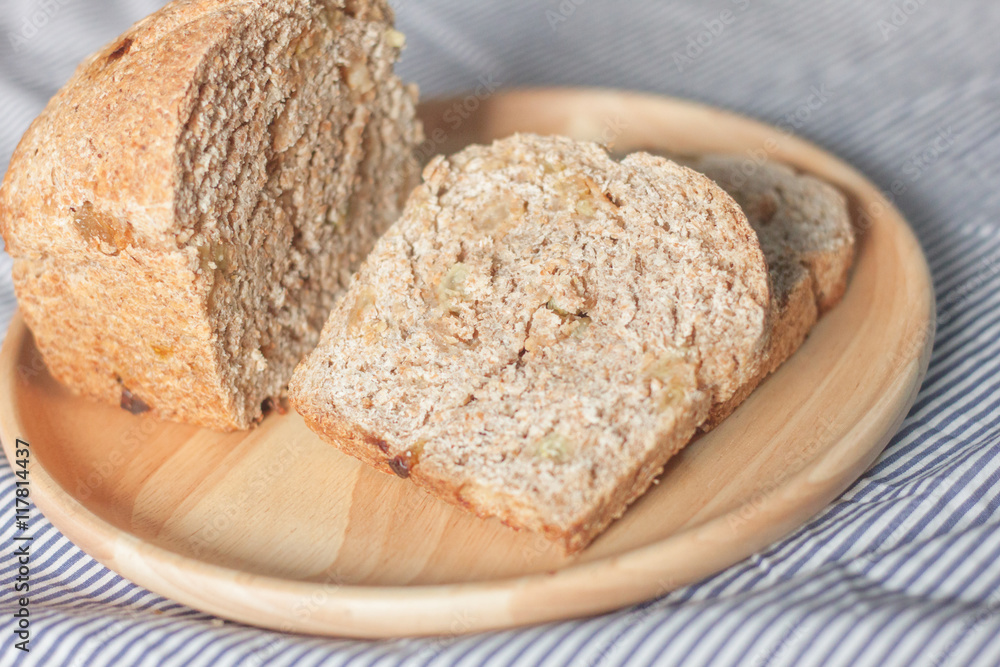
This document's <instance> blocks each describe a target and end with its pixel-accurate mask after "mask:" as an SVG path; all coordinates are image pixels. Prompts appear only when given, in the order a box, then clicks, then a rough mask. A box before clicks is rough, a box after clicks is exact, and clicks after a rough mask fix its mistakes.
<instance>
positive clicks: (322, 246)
mask: <svg viewBox="0 0 1000 667" xmlns="http://www.w3.org/2000/svg"><path fill="white" fill-rule="evenodd" d="M402 43H403V40H402V35H401V34H400V33H398V32H396V31H395V30H393V29H392V13H391V10H390V9H389V7H388V4H387V3H386V2H385V1H384V0H346V1H345V0H326V1H325V2H319V1H308V0H177V1H175V2H172V3H170V4H169V5H167V6H166V7H164V8H163V9H162V10H160V11H159V12H157V13H156V14H154V15H152V16H150V17H149V18H147V19H145V20H143V21H141V22H140V23H138V24H136V25H135V26H134V27H133V28H131V29H130V30H129V31H127V32H126V33H125V34H124V35H122V36H121V37H120V38H119V39H118V40H116V41H115V42H113V43H112V44H110V45H108V46H107V47H105V48H104V49H102V50H101V51H100V52H98V53H96V54H95V55H93V56H92V57H90V58H88V59H87V60H86V61H85V62H84V63H83V64H82V65H81V66H80V67H79V68H78V70H77V71H76V73H75V74H74V76H73V77H72V79H71V80H70V81H69V82H68V83H67V85H66V86H65V87H64V88H63V89H62V90H61V91H60V92H59V93H58V94H57V95H56V96H55V97H54V98H53V99H52V101H51V102H50V103H49V105H48V106H47V108H46V109H45V110H44V112H43V113H42V114H41V116H40V117H39V118H38V119H37V120H36V121H35V122H34V123H33V124H32V125H31V127H30V129H29V130H28V132H27V133H26V134H25V136H24V138H23V139H22V141H21V143H20V145H19V147H18V148H17V151H16V152H15V154H14V156H13V158H12V160H11V163H10V168H9V170H8V173H7V175H6V178H5V182H4V185H3V189H2V191H0V229H2V232H3V236H4V238H5V240H6V248H7V251H8V252H9V253H10V254H11V255H13V257H14V259H15V265H14V281H15V286H16V289H17V293H18V297H19V301H20V305H21V310H22V313H23V315H24V318H25V320H26V322H27V323H28V325H29V327H30V328H31V330H32V332H33V333H34V336H35V342H36V344H37V346H38V348H39V349H40V350H41V352H42V355H43V357H44V359H45V361H46V364H47V366H48V368H49V370H50V371H51V372H52V374H53V375H54V376H55V377H56V378H57V379H59V380H60V381H62V382H63V383H64V384H66V385H68V386H69V387H70V388H71V389H72V390H73V391H75V392H77V393H79V394H84V395H87V396H90V397H93V398H96V399H99V400H103V401H106V402H111V403H115V404H118V403H120V404H121V405H122V406H123V407H126V408H128V409H130V410H133V411H137V412H138V411H145V410H152V412H153V413H154V414H155V415H157V416H158V417H161V418H164V419H171V420H179V421H185V422H191V423H195V424H200V425H203V426H207V427H211V428H215V429H220V430H230V429H239V428H247V427H249V426H251V425H252V424H253V423H254V422H255V420H257V419H259V418H260V417H261V414H262V407H261V404H262V402H265V401H267V400H268V399H273V398H277V397H280V396H281V395H282V394H283V392H284V390H285V386H286V383H287V382H288V380H289V378H290V376H291V373H292V370H293V369H294V367H295V365H296V363H298V361H299V360H300V359H301V358H302V356H304V354H305V353H306V352H307V351H309V350H310V349H312V347H313V346H314V345H315V343H316V342H317V340H318V337H319V332H320V329H321V328H322V325H323V323H324V322H325V320H326V317H327V315H328V314H329V311H330V309H331V308H332V306H333V303H334V299H335V297H336V294H337V293H339V292H341V291H342V290H343V288H345V287H346V284H347V282H348V280H349V277H350V275H351V274H352V273H353V271H354V269H356V268H357V265H358V264H359V263H360V261H361V260H362V259H363V258H364V256H365V255H366V254H367V252H368V251H369V250H370V248H371V246H372V245H373V244H374V242H375V240H376V238H377V237H378V236H379V235H380V234H381V232H382V231H384V230H385V229H386V228H387V227H388V226H389V224H391V222H393V221H394V220H395V219H396V218H397V217H398V214H399V212H400V210H401V208H402V204H403V202H404V201H405V196H406V194H408V192H409V190H410V189H412V187H413V186H414V185H416V182H417V180H418V177H419V167H418V166H417V165H416V163H415V161H414V159H413V156H412V148H413V147H414V146H415V145H417V144H418V143H419V141H420V139H421V137H420V131H419V125H418V123H417V122H416V121H415V120H414V102H415V91H413V90H410V89H407V88H406V87H404V86H403V84H402V83H401V82H400V80H399V79H398V78H397V77H396V76H395V75H394V74H393V64H394V62H395V60H396V59H397V57H398V52H399V49H400V47H401V46H402Z"/></svg>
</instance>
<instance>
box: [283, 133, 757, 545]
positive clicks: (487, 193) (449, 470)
mask: <svg viewBox="0 0 1000 667" xmlns="http://www.w3.org/2000/svg"><path fill="white" fill-rule="evenodd" d="M424 178H425V182H424V184H423V185H422V186H420V187H418V188H417V189H416V190H415V191H414V193H413V194H412V195H411V197H410V199H409V202H408V203H407V206H406V209H405V211H404V214H403V217H402V218H401V219H400V221H399V222H397V223H396V224H395V225H393V227H392V228H391V229H390V230H389V231H388V232H387V234H386V235H385V236H384V237H383V238H382V239H380V240H379V242H378V243H377V244H376V247H375V249H374V250H373V252H372V254H371V255H369V257H368V259H367V260H366V261H365V263H364V264H363V266H362V268H361V270H360V271H359V273H358V275H357V276H356V277H355V280H354V282H353V283H352V285H351V287H350V289H349V291H348V293H347V294H346V296H345V297H344V298H343V300H342V301H340V302H339V304H338V306H337V307H336V308H335V310H334V312H333V313H332V314H331V317H330V319H329V321H328V322H327V325H326V327H325V328H324V332H323V336H322V340H321V342H320V345H319V347H318V348H317V349H316V350H315V351H314V352H313V353H312V354H311V355H310V356H309V357H308V358H307V359H306V361H304V362H303V363H302V364H301V365H300V366H299V368H298V369H297V370H296V373H295V376H294V377H293V379H292V383H291V385H290V397H291V401H292V404H293V405H294V406H295V408H296V409H297V410H298V411H299V412H300V413H301V414H302V415H303V416H304V417H305V420H306V423H307V424H308V425H309V426H310V427H311V428H312V429H314V430H315V431H316V432H317V433H319V434H320V435H321V436H322V437H323V438H325V439H326V440H327V441H329V442H331V443H333V444H335V445H336V446H338V447H340V448H341V449H342V450H344V451H345V452H347V453H349V454H352V455H354V456H356V457H357V458H359V459H361V460H363V461H366V462H368V463H369V464H371V465H373V466H376V467H377V468H379V469H381V470H384V471H391V472H394V473H396V474H398V475H400V476H402V477H407V478H409V479H410V480H413V481H415V482H416V483H418V484H420V485H422V486H423V487H425V488H426V489H428V490H429V491H430V492H431V493H433V494H435V495H437V496H439V497H441V498H444V499H445V500H448V501H451V502H454V503H457V504H459V505H462V506H464V507H466V508H468V509H470V510H472V511H474V512H476V513H477V514H479V515H482V516H487V515H492V516H497V517H500V518H501V519H502V520H503V521H505V522H506V523H508V524H510V525H513V526H517V527H523V528H527V529H531V530H535V531H539V532H541V533H543V534H545V535H546V536H547V537H548V538H550V539H551V540H553V541H556V542H559V543H561V544H562V545H563V546H564V547H565V548H566V550H568V551H575V550H578V549H580V548H582V547H584V546H585V545H586V544H587V543H589V542H590V541H591V540H592V539H593V538H594V537H595V536H596V535H597V534H598V533H599V532H600V531H601V530H603V528H604V527H606V526H607V525H608V523H610V522H611V521H612V520H613V519H614V518H616V517H617V516H620V515H621V513H622V512H623V511H624V510H625V508H626V506H627V505H628V504H629V503H630V502H631V501H632V500H634V499H635V498H636V497H637V496H639V495H640V494H641V493H642V492H643V491H645V489H646V488H647V487H648V486H649V484H650V483H651V482H652V480H653V478H654V477H655V475H656V474H658V473H659V471H660V470H661V469H662V467H663V464H664V463H665V461H666V460H667V459H668V458H669V457H670V456H671V455H673V454H674V453H675V452H677V451H678V450H680V449H681V448H682V447H683V446H684V445H685V444H686V443H687V442H688V441H689V439H690V438H691V436H692V435H693V434H694V433H695V431H696V429H697V428H698V426H699V425H700V424H701V423H702V421H704V419H705V418H706V416H707V414H708V410H709V409H710V407H711V405H712V404H713V402H718V401H724V400H728V399H729V398H730V397H731V396H732V395H733V393H734V392H735V391H736V390H737V389H738V388H739V387H741V386H742V385H743V383H745V382H746V381H748V379H749V378H750V377H751V376H750V373H751V371H752V369H751V368H750V361H751V360H752V359H754V358H756V357H757V356H758V355H759V353H760V348H761V345H762V344H763V340H764V332H765V330H766V316H767V306H768V302H769V298H770V295H769V288H768V284H767V266H766V264H765V261H764V257H763V255H762V253H761V251H760V248H759V246H758V244H757V240H756V236H755V234H754V232H753V230H752V229H751V227H750V226H749V224H748V223H747V221H746V218H745V217H744V215H743V214H742V212H741V211H740V210H739V207H738V206H737V205H736V204H735V202H734V201H733V200H732V199H731V198H730V197H729V196H728V195H726V194H725V192H724V191H722V190H721V189H720V188H719V187H717V186H716V185H715V184H714V183H712V182H711V181H710V180H709V179H708V178H706V177H704V176H702V175H700V174H697V173H695V172H693V171H691V170H689V169H686V168H683V167H681V166H678V165H676V164H675V163H673V162H670V161H668V160H666V159H663V158H658V157H654V156H651V155H648V154H638V153H637V154H634V155H631V156H628V157H626V158H625V159H624V160H622V161H621V162H617V161H615V160H613V159H611V158H610V157H609V156H608V155H607V153H606V152H605V151H604V149H602V148H601V147H599V146H597V145H596V144H591V143H582V142H575V141H572V140H569V139H564V138H557V137H540V136H534V135H515V136H513V137H511V138H508V139H505V140H502V141H498V142H496V143H494V144H493V145H492V146H473V147H469V148H467V149H465V150H463V151H462V152H460V153H458V154H456V155H454V156H452V157H450V158H440V157H439V158H435V159H434V160H432V161H431V163H430V164H429V165H428V166H427V168H426V169H425V172H424Z"/></svg>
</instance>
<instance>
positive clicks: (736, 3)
mask: <svg viewBox="0 0 1000 667" xmlns="http://www.w3.org/2000/svg"><path fill="white" fill-rule="evenodd" d="M157 5H158V3H157V2H156V1H155V0H113V1H112V0H2V4H0V33H2V34H0V117H2V119H3V122H2V124H0V161H2V162H0V169H2V168H3V164H5V162H6V160H7V158H8V156H9V154H10V152H11V150H12V149H13V147H14V144H15V142H16V140H17V138H18V137H19V136H20V134H21V133H22V132H23V130H24V128H25V127H26V126H27V124H28V122H29V121H30V119H31V118H32V117H33V116H34V115H35V114H36V113H37V112H38V111H39V110H40V109H41V107H42V105H43V104H44V102H45V100H46V99H47V97H48V96H49V95H50V94H51V93H52V92H54V91H55V89H56V88H57V87H58V86H59V84H60V83H61V82H62V81H63V80H65V78H66V77H67V76H68V75H69V73H70V71H71V69H72V67H73V65H74V64H75V63H76V61H77V60H79V59H80V58H81V57H82V56H83V55H84V54H86V53H87V52H89V51H91V50H92V49H94V48H96V47H97V46H98V45H100V44H101V43H103V42H105V41H107V40H109V39H111V38H112V37H114V36H115V35H116V34H117V33H118V32H120V31H121V30H122V29H123V28H124V27H126V26H127V25H128V24H129V23H130V22H131V21H133V20H135V19H137V18H139V17H140V16H142V15H144V14H146V13H148V12H149V11H151V10H153V9H154V8H155V7H156V6H157ZM399 15H400V23H401V26H402V28H403V30H404V31H405V32H406V33H407V35H408V37H409V47H408V50H407V52H406V54H405V56H404V63H403V67H402V69H403V72H404V74H405V76H407V77H408V78H411V79H413V80H416V81H418V82H419V83H420V84H421V85H422V87H423V89H424V92H425V94H431V95H434V94H440V93H445V92H453V91H459V90H464V89H469V88H474V87H476V86H477V85H479V83H480V82H481V81H484V80H485V81H488V82H491V83H495V84H499V85H503V86H514V85H551V84H556V85H598V86H610V87H618V88H630V89H639V90H647V91H654V92H660V93H666V94H670V95H677V96H683V97H689V98H694V99H698V100H702V101H705V102H708V103H711V104H715V105H718V106H722V107H727V108H731V109H737V110H740V111H742V112H745V113H747V114H750V115H753V116H756V117H759V118H762V119H764V120H767V121H770V122H772V123H777V124H780V125H782V126H784V127H786V128H788V129H791V130H793V131H795V132H798V133H799V134H802V135H804V136H806V137H808V138H810V139H812V140H813V141H815V142H817V143H819V144H820V145H823V146H825V147H827V148H828V149H830V150H831V151H833V152H835V153H837V154H839V155H840V156H842V157H844V158H846V159H847V160H848V161H850V162H852V163H854V164H855V165H857V166H858V167H860V168H861V169H862V170H863V171H865V172H866V173H867V174H868V175H869V176H871V177H872V178H873V179H874V180H875V181H876V182H877V183H878V184H879V185H880V186H881V187H883V188H885V189H886V190H887V191H889V192H890V196H891V198H892V199H894V200H895V201H896V202H897V204H898V205H899V207H900V208H901V209H902V210H903V212H904V214H905V215H906V216H907V217H908V218H909V220H910V221H911V222H912V224H913V226H914V227H915V228H916V230H917V233H918V235H919V237H920V239H921V242H922V243H923V246H924V248H925V251H926V253H927V257H928V259H929V261H930V263H931V267H932V270H933V274H934V279H935V289H936V290H937V299H938V304H939V328H938V338H937V342H936V345H935V348H934V355H933V358H932V360H931V365H930V372H929V374H928V377H927V380H926V382H925V384H924V387H923V390H922V392H921V394H920V396H919V399H918V400H917V403H916V405H915V406H914V408H913V410H912V411H911V414H910V415H909V417H908V418H907V420H906V422H905V424H904V425H903V428H902V430H901V431H900V432H899V434H898V435H897V436H896V437H895V438H894V439H893V440H892V443H891V444H890V445H889V447H888V449H887V450H886V451H885V454H884V455H883V456H882V457H881V458H880V459H879V461H878V462H877V463H876V464H875V466H874V467H873V468H872V469H871V470H870V471H868V473H866V474H865V475H864V477H863V478H862V479H861V480H860V481H859V482H858V483H856V484H855V485H854V486H853V487H852V488H851V489H850V490H849V491H847V492H846V493H845V494H844V495H843V496H842V497H841V498H840V499H839V500H837V501H836V502H835V503H834V504H833V505H832V506H830V507H829V508H827V509H826V510H825V511H824V512H822V513H821V514H820V515H819V516H817V517H815V518H814V519H813V520H812V521H811V522H809V524H808V525H806V526H804V527H802V528H801V529H800V530H798V531H797V532H796V533H795V534H793V535H791V536H790V537H788V538H787V539H785V540H783V541H781V542H780V543H778V544H775V545H773V546H772V547H771V548H769V549H768V550H767V551H765V552H763V553H761V554H758V555H756V556H754V557H752V558H750V559H748V560H746V561H745V562H742V563H740V564H739V565H736V566H734V567H732V568H730V569H729V570H727V571H725V572H722V573H720V574H718V575H717V576H715V577H713V578H711V579H709V580H708V581H705V582H702V583H701V584H699V585H696V586H692V587H689V588H685V589H683V590H679V591H676V592H674V593H672V594H670V595H667V596H666V597H664V598H661V599H659V600H655V601H653V602H650V603H648V604H645V605H641V606H639V607H633V608H631V609H626V610H622V611H620V612H618V613H614V614H609V615H606V616H602V617H599V618H594V619H589V620H581V621H573V622H567V623H558V624H552V625H546V626H542V627H535V628H530V629H525V630H519V631H511V632H500V633H492V634H486V635H478V636H471V637H455V638H447V639H431V640H399V641H386V642H357V641H336V640H326V639H315V638H305V637H297V636H286V635H281V634H277V633H272V632H267V631H263V630H258V629H254V628H248V627H243V626H240V625H235V624H231V623H223V622H221V621H218V620H214V619H211V618H209V617H207V616H205V615H204V614H201V613H198V612H195V611H192V610H190V609H187V608H185V607H182V606H180V605H178V604H174V603H172V602H170V601H168V600H164V599H162V598H160V597H159V596H157V595H154V594H152V593H149V592H147V591H145V590H143V589H140V588H138V587H136V586H134V585H132V584H130V583H129V582H127V581H124V580H122V579H121V578H120V577H118V576H117V575H115V574H113V573H112V572H109V571H108V570H106V569H105V568H103V567H102V566H100V565H99V564H97V563H96V562H94V561H93V560H92V559H91V558H89V557H88V556H86V555H85V554H83V553H82V552H81V551H80V550H78V549H77V548H76V547H75V546H73V545H72V544H70V543H69V542H68V541H67V540H66V539H65V538H64V537H62V536H61V535H60V534H59V533H58V531H56V530H55V529H53V528H52V527H51V526H50V525H48V524H47V523H45V521H44V520H43V519H41V518H40V517H38V518H36V519H35V521H34V525H35V526H36V527H37V531H36V532H37V536H36V541H35V545H34V552H35V558H36V560H35V563H34V578H33V590H32V596H31V599H32V607H31V613H32V617H31V618H32V630H33V635H32V644H31V647H32V652H31V654H30V658H29V659H28V660H27V661H25V664H39V665H43V664H44V665H62V664H71V665H138V664H142V665H161V664H162V665H264V664H267V665H271V664H274V665H292V664H296V665H298V664H301V665H316V664H324V665H326V664H329V665H339V664H348V663H349V664H355V665H373V664H379V665H390V664H412V665H425V664H433V665H445V664H449V665H450V664H462V665H479V664H491V665H523V664H538V663H551V664H570V663H572V664H582V665H617V664H625V663H628V664H637V665H643V664H649V663H654V662H661V663H666V664H673V663H683V664H685V665H701V664H719V665H728V664H751V665H792V664H821V663H828V664H836V665H884V664H888V665H908V664H926V665H935V666H942V665H966V664H981V665H995V664H1000V516H998V514H997V506H998V504H1000V188H998V187H997V183H998V180H1000V39H997V37H996V34H995V33H996V26H998V25H1000V5H998V4H996V3H986V2H981V3H980V2H975V0H961V1H958V0H951V1H949V2H943V1H937V2H934V1H928V0H895V1H893V2H882V1H879V2H872V1H871V0H842V1H841V2H837V3H830V2H828V3H813V2H805V1H803V2H794V1H793V0H712V1H710V2H705V1H698V0H683V1H678V2H670V3H667V2H660V1H657V0H632V1H630V2H625V1H623V0H619V1H614V0H480V1H479V2H468V1H467V0H399ZM28 33H30V35H28ZM18 37H21V38H22V39H18ZM811 96H812V97H811ZM817 100H819V101H817ZM810 102H811V104H810ZM8 268H9V260H7V259H6V258H3V259H0V273H2V275H3V278H2V279H0V326H2V327H3V328H2V329H0V330H5V328H6V322H7V321H8V320H9V317H10V315H11V313H12V309H13V306H14V302H13V298H12V295H11V290H10V282H9V278H8V277H7V275H8ZM830 407H831V409H836V406H830ZM14 481H15V478H14V477H13V475H12V473H11V471H10V469H9V467H7V466H6V464H5V463H4V464H2V467H0V503H3V504H4V507H7V506H8V505H7V504H6V502H7V501H6V500H4V499H11V498H12V497H13V486H14ZM13 535H14V526H13V521H12V515H7V514H5V515H4V518H3V520H2V522H0V664H3V665H8V664H14V663H15V662H16V659H18V658H19V657H23V656H18V655H17V654H18V653H19V652H17V651H15V650H13V641H12V634H11V629H12V628H13V622H12V618H11V613H12V611H13V610H14V609H15V608H16V607H15V605H16V599H15V595H14V593H13V590H12V585H13V578H14V576H15V573H16V572H15V571H16V566H15V563H14V560H13V558H12V557H11V556H10V555H9V552H10V551H12V548H11V546H10V545H12V544H13V543H12V537H13Z"/></svg>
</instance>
